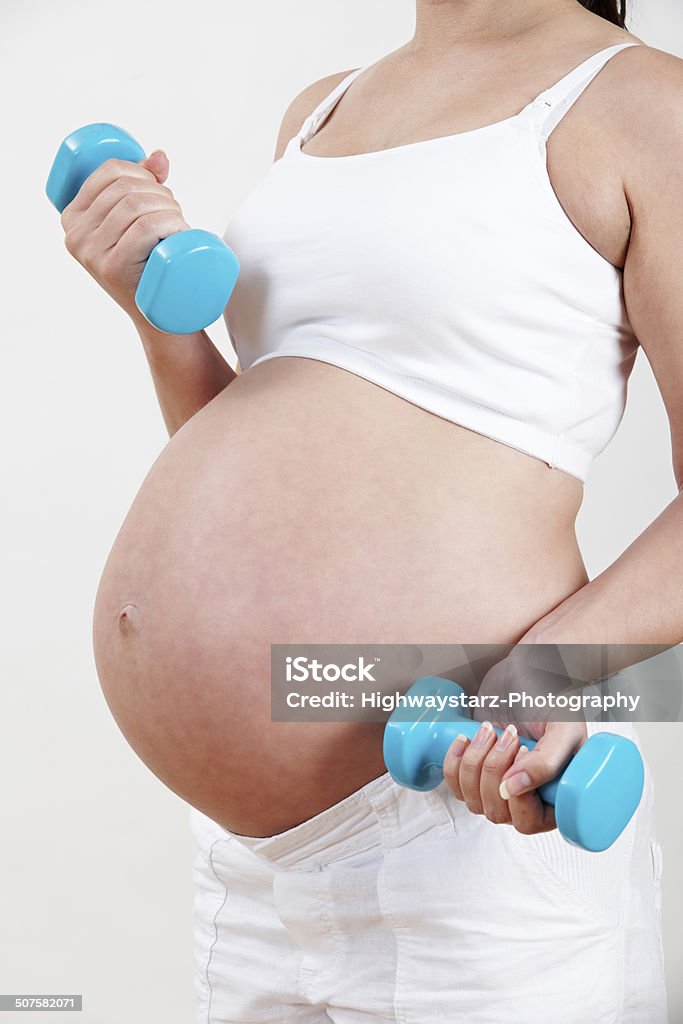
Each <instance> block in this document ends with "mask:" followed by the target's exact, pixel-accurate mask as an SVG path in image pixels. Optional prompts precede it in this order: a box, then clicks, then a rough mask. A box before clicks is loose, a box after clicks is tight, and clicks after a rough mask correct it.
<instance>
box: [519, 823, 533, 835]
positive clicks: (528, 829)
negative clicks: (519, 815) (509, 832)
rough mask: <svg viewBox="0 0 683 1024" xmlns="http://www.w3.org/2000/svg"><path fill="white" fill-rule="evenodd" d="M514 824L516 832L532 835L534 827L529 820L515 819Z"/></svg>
mask: <svg viewBox="0 0 683 1024" xmlns="http://www.w3.org/2000/svg"><path fill="white" fill-rule="evenodd" d="M514 826H515V829H516V831H517V832H519V833H520V835H523V836H532V835H533V834H534V833H535V831H536V829H535V827H534V824H533V822H531V821H515V822H514Z"/></svg>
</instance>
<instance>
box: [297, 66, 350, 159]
mask: <svg viewBox="0 0 683 1024" xmlns="http://www.w3.org/2000/svg"><path fill="white" fill-rule="evenodd" d="M364 70H365V68H364V67H363V68H356V70H355V71H351V72H350V74H348V75H346V77H345V78H342V80H341V82H339V84H338V85H337V86H336V87H335V88H334V89H333V90H332V92H331V93H330V94H329V95H328V96H326V97H325V99H324V100H323V101H322V102H321V103H319V104H318V106H317V107H316V108H315V110H314V111H313V112H312V113H311V114H309V115H308V117H307V118H306V120H305V121H304V123H303V124H302V125H301V128H300V129H299V134H298V135H297V140H298V143H299V145H300V146H304V145H305V144H306V143H307V142H308V140H309V139H311V138H313V136H314V135H315V133H316V132H317V130H318V128H320V126H321V125H322V123H323V121H324V120H325V119H326V118H327V117H329V115H330V114H331V113H332V111H333V110H334V108H335V107H336V105H337V103H339V100H340V99H341V98H342V96H343V95H344V93H345V92H346V90H347V89H348V87H349V86H350V85H351V83H352V82H353V81H355V79H356V78H358V76H359V75H360V74H361V72H362V71H364Z"/></svg>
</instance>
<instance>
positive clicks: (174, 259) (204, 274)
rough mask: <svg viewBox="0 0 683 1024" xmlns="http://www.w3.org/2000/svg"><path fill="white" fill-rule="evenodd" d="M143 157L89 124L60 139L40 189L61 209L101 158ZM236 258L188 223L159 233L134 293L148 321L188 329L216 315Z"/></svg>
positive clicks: (128, 141) (126, 139)
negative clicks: (161, 236) (186, 227)
mask: <svg viewBox="0 0 683 1024" xmlns="http://www.w3.org/2000/svg"><path fill="white" fill-rule="evenodd" d="M112 158H116V159H118V160H130V161H132V162H135V163H137V162H138V161H140V160H144V159H145V153H144V150H143V149H142V147H141V146H140V145H139V143H137V142H136V141H135V139H134V138H133V137H132V136H131V135H129V134H128V132H126V131H124V130H123V128H117V127H116V125H113V124H106V123H96V124H88V125H85V127H83V128H79V129H78V130H77V131H75V132H72V133H71V135H67V137H66V138H65V139H64V141H63V142H62V144H61V146H60V147H59V150H58V152H57V156H56V157H55V160H54V163H53V164H52V169H51V171H50V175H49V177H48V179H47V185H46V187H45V191H46V193H47V197H48V199H49V200H50V202H51V203H52V204H53V206H55V207H56V208H57V210H58V211H59V212H60V213H61V212H62V211H63V210H64V208H65V207H66V206H68V204H69V203H70V202H71V201H72V200H73V199H74V198H75V196H76V194H77V193H78V191H79V189H80V187H81V185H82V184H83V182H84V181H85V180H86V178H88V177H89V175H90V174H92V172H93V171H95V170H97V168H98V167H100V166H101V165H102V164H103V163H104V162H105V161H106V160H111V159H112ZM238 274H239V262H238V260H237V257H236V256H235V254H234V252H233V251H232V249H230V248H229V247H228V246H227V245H226V244H225V242H224V241H223V239H222V238H219V237H218V235H214V234H212V233H211V232H209V231H202V230H200V229H196V228H191V229H189V230H187V231H178V232H176V233H175V234H172V235H169V237H168V238H164V239H163V240H162V241H161V242H159V244H158V245H157V246H155V248H154V249H153V250H152V252H151V253H150V256H149V259H148V260H147V263H146V265H145V269H144V271H143V273H142V277H141V278H140V281H139V284H138V287H137V291H136V293H135V303H136V305H137V307H138V309H139V310H140V312H141V313H142V314H143V316H144V317H146V318H147V320H149V322H150V323H151V324H152V325H153V326H154V327H156V328H157V329H158V330H160V331H166V332H167V333H169V334H192V333H194V332H195V331H200V330H202V328H204V327H207V326H208V325H209V324H211V323H213V322H214V320H217V319H218V317H219V316H220V315H221V313H222V312H223V310H224V309H225V307H226V306H227V304H228V300H229V298H230V295H231V294H232V290H233V288H234V287H235V283H236V281H237V276H238Z"/></svg>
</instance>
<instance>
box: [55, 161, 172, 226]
mask: <svg viewBox="0 0 683 1024" xmlns="http://www.w3.org/2000/svg"><path fill="white" fill-rule="evenodd" d="M130 178H139V179H141V180H142V181H145V182H147V185H148V186H149V185H150V184H151V183H152V182H156V180H157V178H156V176H155V175H154V173H153V172H152V171H150V170H148V169H147V168H146V167H142V166H141V165H140V164H136V163H133V162H132V161H131V160H105V161H104V163H103V164H101V165H100V166H99V167H98V168H97V170H95V171H93V172H92V174H90V175H89V176H88V177H87V178H86V180H85V181H84V182H83V184H82V185H81V187H80V189H79V190H78V193H77V194H76V196H75V197H74V199H72V201H71V202H70V203H69V204H68V206H65V207H64V209H63V211H62V218H61V219H62V227H63V228H64V230H65V231H68V230H69V227H70V225H71V224H72V223H73V221H74V219H75V218H76V217H79V216H80V215H81V214H82V213H83V212H84V211H85V210H87V209H89V208H90V206H91V204H92V203H93V202H94V200H95V199H96V198H97V196H98V195H99V194H100V192H103V191H104V189H105V188H107V187H108V186H109V185H112V184H114V183H115V182H118V181H119V180H121V179H126V180H129V179H130ZM117 187H120V188H121V194H122V195H123V194H124V191H125V189H124V187H123V186H117Z"/></svg>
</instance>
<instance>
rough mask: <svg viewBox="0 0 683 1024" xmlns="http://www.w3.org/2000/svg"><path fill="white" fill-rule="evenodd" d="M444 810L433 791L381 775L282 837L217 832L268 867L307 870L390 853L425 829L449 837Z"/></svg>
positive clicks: (450, 825) (447, 811)
mask: <svg viewBox="0 0 683 1024" xmlns="http://www.w3.org/2000/svg"><path fill="white" fill-rule="evenodd" d="M443 785H444V784H442V786H443ZM441 788H442V787H439V790H440V789H441ZM449 806H450V804H449V803H447V802H446V801H445V800H444V799H443V797H442V795H441V793H440V792H439V791H438V790H433V791H432V792H430V793H418V792H415V791H413V790H409V789H405V788H403V787H402V786H399V785H398V784H397V783H396V782H394V780H393V779H392V778H391V775H389V773H388V772H387V773H386V774H385V775H381V776H379V778H377V779H373V780H372V781H371V782H369V783H367V785H365V786H363V787H362V788H361V789H359V790H357V791H356V792H355V793H352V794H351V795H350V796H347V797H345V798H344V799H343V800H341V801H340V802H339V803H336V804H334V805H333V806H332V807H328V808H327V809H326V810H324V811H321V813H320V814H316V815H315V816H314V817H313V818H309V819H308V820H307V821H304V822H302V823H301V824H300V825H295V826H294V828H290V829H287V831H286V832H280V833H278V834H277V835H274V836H267V837H265V838H258V837H255V836H241V835H238V834H237V833H234V832H229V831H228V830H227V829H224V830H223V831H225V832H227V833H228V834H229V835H231V836H232V837H233V838H234V839H235V840H236V841H237V842H239V843H241V844H242V845H243V846H245V847H247V848H248V849H250V850H251V851H252V853H254V854H255V855H256V856H257V857H260V858H262V859H264V860H266V861H268V862H270V863H271V864H273V865H276V866H279V867H282V868H295V867H300V868H307V869H310V868H312V867H316V866H322V865H324V864H330V863H332V862H334V861H338V860H342V859H343V858H345V857H350V856H352V855H353V854H356V853H360V852H362V851H363V850H369V849H371V848H372V847H375V846H377V847H381V848H383V849H393V848H395V847H398V846H402V845H403V844H404V843H407V842H409V841H410V840H412V839H414V838H415V837H416V836H418V835H421V834H422V833H424V832H427V831H428V830H430V829H437V830H439V831H440V832H442V833H444V834H452V833H453V831H454V827H455V826H454V817H453V813H452V811H451V810H450V809H449Z"/></svg>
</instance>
